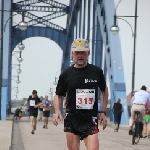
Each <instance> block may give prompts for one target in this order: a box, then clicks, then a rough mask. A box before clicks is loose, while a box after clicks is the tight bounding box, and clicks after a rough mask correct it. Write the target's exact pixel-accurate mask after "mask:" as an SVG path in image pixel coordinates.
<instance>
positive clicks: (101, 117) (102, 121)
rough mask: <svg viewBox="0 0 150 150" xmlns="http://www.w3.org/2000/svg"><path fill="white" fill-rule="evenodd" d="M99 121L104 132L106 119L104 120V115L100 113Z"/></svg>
mask: <svg viewBox="0 0 150 150" xmlns="http://www.w3.org/2000/svg"><path fill="white" fill-rule="evenodd" d="M99 120H100V124H103V130H104V129H105V128H106V126H107V118H106V116H105V114H103V113H101V114H100V119H99Z"/></svg>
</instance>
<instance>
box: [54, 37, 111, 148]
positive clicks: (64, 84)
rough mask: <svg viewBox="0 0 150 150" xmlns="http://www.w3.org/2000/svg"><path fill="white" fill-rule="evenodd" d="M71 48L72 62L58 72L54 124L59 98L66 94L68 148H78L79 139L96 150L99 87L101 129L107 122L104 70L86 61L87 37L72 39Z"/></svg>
mask: <svg viewBox="0 0 150 150" xmlns="http://www.w3.org/2000/svg"><path fill="white" fill-rule="evenodd" d="M71 51H72V57H73V59H74V60H75V64H73V65H72V66H70V67H68V68H67V69H66V70H64V71H63V72H62V73H61V75H60V76H59V80H58V84H57V87H56V95H55V97H54V108H55V115H54V118H53V124H54V125H56V126H57V125H58V119H60V120H61V119H62V115H61V111H60V104H61V98H62V96H64V97H65V96H66V95H67V99H66V117H65V118H64V132H66V139H67V146H68V149H69V150H73V149H74V150H78V149H80V148H79V146H80V140H84V143H85V146H86V148H87V149H88V150H98V149H99V139H98V132H99V129H98V90H99V89H98V87H99V88H100V90H101V92H102V97H103V99H102V102H103V103H102V108H101V111H100V113H101V115H100V123H102V124H103V129H105V128H106V126H107V119H106V106H107V103H108V88H107V86H106V82H105V78H104V75H103V70H102V69H100V68H99V67H98V66H95V65H92V64H89V63H87V59H88V56H89V55H90V49H89V44H88V41H87V40H85V39H76V40H75V41H73V43H72V46H71Z"/></svg>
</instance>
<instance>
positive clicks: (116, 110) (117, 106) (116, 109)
mask: <svg viewBox="0 0 150 150" xmlns="http://www.w3.org/2000/svg"><path fill="white" fill-rule="evenodd" d="M120 102H121V99H120V98H118V101H117V102H116V103H114V105H113V108H112V111H113V114H114V124H115V129H114V131H115V132H118V130H119V125H120V121H121V115H122V112H123V107H122V104H121V103H120Z"/></svg>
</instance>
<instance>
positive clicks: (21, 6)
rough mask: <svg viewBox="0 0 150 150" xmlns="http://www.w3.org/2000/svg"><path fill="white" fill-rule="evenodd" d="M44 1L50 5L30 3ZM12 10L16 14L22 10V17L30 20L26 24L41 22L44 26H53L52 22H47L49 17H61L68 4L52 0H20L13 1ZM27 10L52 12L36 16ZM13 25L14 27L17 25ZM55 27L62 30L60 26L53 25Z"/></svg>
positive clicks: (67, 10)
mask: <svg viewBox="0 0 150 150" xmlns="http://www.w3.org/2000/svg"><path fill="white" fill-rule="evenodd" d="M41 2H42V3H45V4H49V5H50V6H36V5H31V4H37V3H41ZM12 10H13V11H14V12H17V13H18V14H21V13H22V12H24V17H27V18H29V19H30V20H29V21H28V22H27V24H28V26H33V25H37V24H42V25H44V26H46V27H53V26H54V24H53V23H51V22H49V20H51V19H55V18H57V17H61V16H64V15H66V14H67V13H68V12H69V9H68V6H66V5H64V4H61V3H58V2H56V1H52V0H27V1H20V2H17V3H13V8H12ZM28 11H38V12H40V11H41V12H53V13H51V14H48V15H46V16H43V17H39V16H36V15H34V14H32V13H31V12H28ZM17 26H18V24H17V25H15V26H14V27H17ZM55 27H57V29H60V30H63V28H62V27H60V26H58V25H55Z"/></svg>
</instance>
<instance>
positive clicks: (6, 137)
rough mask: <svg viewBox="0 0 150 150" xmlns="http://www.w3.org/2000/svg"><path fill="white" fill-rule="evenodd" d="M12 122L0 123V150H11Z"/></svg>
mask: <svg viewBox="0 0 150 150" xmlns="http://www.w3.org/2000/svg"><path fill="white" fill-rule="evenodd" d="M11 133H12V120H11V119H10V120H6V121H2V120H1V121H0V150H9V149H10V146H11Z"/></svg>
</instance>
